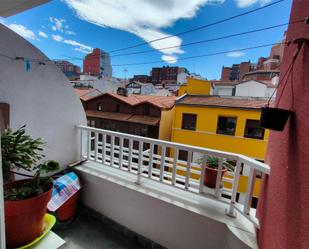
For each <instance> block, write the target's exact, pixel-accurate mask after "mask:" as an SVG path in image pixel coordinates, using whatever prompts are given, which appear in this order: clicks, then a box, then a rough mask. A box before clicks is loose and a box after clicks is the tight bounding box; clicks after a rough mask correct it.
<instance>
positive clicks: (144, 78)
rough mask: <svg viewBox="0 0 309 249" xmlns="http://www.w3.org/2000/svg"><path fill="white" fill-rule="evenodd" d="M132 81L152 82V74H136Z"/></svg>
mask: <svg viewBox="0 0 309 249" xmlns="http://www.w3.org/2000/svg"><path fill="white" fill-rule="evenodd" d="M130 82H141V83H150V82H151V76H148V75H144V74H140V75H134V76H133V78H132V79H130Z"/></svg>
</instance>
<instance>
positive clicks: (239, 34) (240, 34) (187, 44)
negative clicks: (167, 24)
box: [61, 19, 305, 60]
mask: <svg viewBox="0 0 309 249" xmlns="http://www.w3.org/2000/svg"><path fill="white" fill-rule="evenodd" d="M304 21H305V19H302V20H297V21H293V22H288V23H282V24H277V25H273V26H268V27H265V28H259V29H254V30H249V31H245V32H241V33H235V34H230V35H225V36H220V37H216V38H211V39H206V40H200V41H195V42H190V43H184V44H182V45H177V46H171V47H163V48H160V49H154V48H153V49H147V50H142V51H137V52H130V53H123V54H115V55H111V56H110V57H111V58H114V57H121V56H128V55H135V54H144V53H151V52H157V51H163V50H167V49H172V48H179V47H185V46H192V45H195V44H201V43H208V42H213V41H219V40H224V39H228V38H232V37H237V36H242V35H248V34H252V33H257V32H262V31H265V30H270V29H274V28H279V27H283V26H287V25H293V24H296V23H302V22H304ZM63 56H65V57H67V58H68V59H69V60H83V59H84V58H81V57H71V56H68V55H63ZM99 57H100V55H96V56H92V57H91V58H88V60H91V59H97V58H99ZM61 60H63V59H61Z"/></svg>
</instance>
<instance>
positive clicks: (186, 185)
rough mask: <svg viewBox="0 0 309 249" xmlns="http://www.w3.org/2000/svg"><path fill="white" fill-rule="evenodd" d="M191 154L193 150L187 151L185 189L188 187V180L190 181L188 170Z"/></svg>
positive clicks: (189, 168)
mask: <svg viewBox="0 0 309 249" xmlns="http://www.w3.org/2000/svg"><path fill="white" fill-rule="evenodd" d="M192 155H193V152H192V151H188V160H187V170H186V181H185V189H188V188H189V185H190V184H189V181H190V171H191V162H192Z"/></svg>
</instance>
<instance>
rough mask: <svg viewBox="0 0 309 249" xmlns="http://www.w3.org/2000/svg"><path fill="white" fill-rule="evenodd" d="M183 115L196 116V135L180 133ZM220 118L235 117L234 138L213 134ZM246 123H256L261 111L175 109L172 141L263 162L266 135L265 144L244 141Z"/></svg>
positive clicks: (178, 107)
mask: <svg viewBox="0 0 309 249" xmlns="http://www.w3.org/2000/svg"><path fill="white" fill-rule="evenodd" d="M183 113H192V114H197V121H196V130H195V131H191V130H183V129H181V124H182V114H183ZM219 116H228V117H237V122H236V132H235V136H229V135H221V134H216V130H217V122H218V117H219ZM246 119H255V120H259V119H260V111H259V110H243V109H235V108H210V107H197V106H182V105H177V106H176V107H175V119H174V125H173V131H172V139H171V141H174V142H178V143H184V144H190V145H195V146H201V147H206V148H211V149H217V150H223V151H229V152H234V153H239V154H243V155H246V156H249V157H252V158H255V159H260V160H264V158H265V153H266V144H267V139H268V134H269V131H268V130H266V131H265V134H264V140H260V139H252V138H245V137H244V132H245V124H246Z"/></svg>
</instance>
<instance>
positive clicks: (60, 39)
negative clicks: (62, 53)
mask: <svg viewBox="0 0 309 249" xmlns="http://www.w3.org/2000/svg"><path fill="white" fill-rule="evenodd" d="M52 38H53V39H54V40H55V41H57V42H61V41H63V37H62V36H61V35H52Z"/></svg>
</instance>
